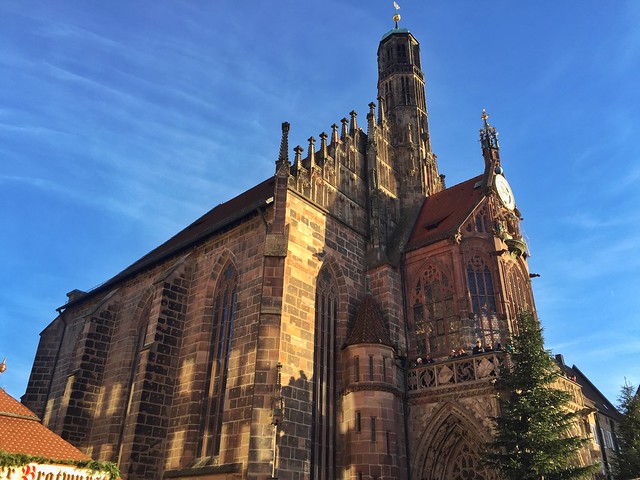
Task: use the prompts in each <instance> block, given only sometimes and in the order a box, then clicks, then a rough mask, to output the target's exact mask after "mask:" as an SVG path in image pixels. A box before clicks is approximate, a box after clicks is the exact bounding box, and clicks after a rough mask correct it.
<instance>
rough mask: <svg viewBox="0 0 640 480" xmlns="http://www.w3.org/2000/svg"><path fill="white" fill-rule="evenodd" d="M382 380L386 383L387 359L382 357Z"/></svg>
mask: <svg viewBox="0 0 640 480" xmlns="http://www.w3.org/2000/svg"><path fill="white" fill-rule="evenodd" d="M382 380H383V381H384V382H386V381H387V357H382Z"/></svg>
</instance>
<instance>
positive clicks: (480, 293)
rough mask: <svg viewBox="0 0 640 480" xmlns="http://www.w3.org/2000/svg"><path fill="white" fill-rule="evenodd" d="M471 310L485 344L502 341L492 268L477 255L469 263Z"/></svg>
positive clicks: (477, 334)
mask: <svg viewBox="0 0 640 480" xmlns="http://www.w3.org/2000/svg"><path fill="white" fill-rule="evenodd" d="M467 280H468V282H469V294H470V296H471V311H472V312H473V315H474V319H475V322H476V336H477V337H478V338H481V339H482V340H483V342H484V343H485V345H488V344H492V345H495V344H497V343H498V342H500V334H499V330H500V325H499V322H498V316H497V315H496V297H495V293H494V290H493V280H492V277H491V270H490V269H489V266H488V265H487V264H486V262H485V261H484V259H483V258H482V257H480V256H479V255H475V256H474V257H473V258H471V260H470V261H469V264H468V265H467Z"/></svg>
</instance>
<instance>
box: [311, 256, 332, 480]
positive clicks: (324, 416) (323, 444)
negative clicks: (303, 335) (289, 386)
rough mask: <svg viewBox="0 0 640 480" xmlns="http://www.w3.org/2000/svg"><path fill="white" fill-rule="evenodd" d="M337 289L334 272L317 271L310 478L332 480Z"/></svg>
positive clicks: (326, 270)
mask: <svg viewBox="0 0 640 480" xmlns="http://www.w3.org/2000/svg"><path fill="white" fill-rule="evenodd" d="M337 317H338V292H337V288H336V286H335V281H334V279H333V276H332V275H331V272H329V270H328V269H326V268H324V269H322V270H321V271H320V274H319V275H318V282H317V286H316V310H315V336H314V341H315V348H314V363H313V399H312V409H313V413H312V427H311V428H312V430H311V440H312V441H311V445H312V447H311V448H312V450H311V479H312V480H329V479H333V478H336V474H335V464H336V462H335V456H336V453H335V449H334V448H335V444H336V428H335V425H336V418H335V417H336V411H335V404H336V393H335V392H336V377H335V370H336V368H335V363H336V362H335V348H336V321H337Z"/></svg>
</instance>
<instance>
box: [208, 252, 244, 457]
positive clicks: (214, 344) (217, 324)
mask: <svg viewBox="0 0 640 480" xmlns="http://www.w3.org/2000/svg"><path fill="white" fill-rule="evenodd" d="M236 284H237V274H236V270H235V268H234V267H233V265H231V264H229V265H227V267H226V268H225V269H224V270H223V273H222V276H221V277H220V279H219V280H218V284H217V285H216V290H215V294H214V297H213V316H212V332H211V344H210V350H209V361H208V365H209V377H208V379H207V384H206V386H205V392H206V396H205V399H204V408H205V411H204V416H203V422H202V428H203V431H202V435H201V439H200V441H201V446H200V452H201V456H203V457H208V456H216V455H218V454H219V453H220V436H221V433H222V415H223V412H224V400H225V391H226V388H227V372H228V370H229V353H230V351H231V339H232V337H233V320H234V316H235V306H236V289H237V285H236Z"/></svg>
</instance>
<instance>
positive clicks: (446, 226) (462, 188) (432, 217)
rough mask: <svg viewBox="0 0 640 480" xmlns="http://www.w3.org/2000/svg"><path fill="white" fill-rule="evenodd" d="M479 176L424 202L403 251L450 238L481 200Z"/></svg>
mask: <svg viewBox="0 0 640 480" xmlns="http://www.w3.org/2000/svg"><path fill="white" fill-rule="evenodd" d="M481 181H482V175H479V176H477V177H474V178H471V179H469V180H467V181H466V182H462V183H459V184H458V185H454V186H453V187H450V188H447V189H446V190H442V191H441V192H438V193H436V194H434V195H430V196H429V197H427V198H425V200H424V203H423V204H422V208H421V209H420V213H419V214H418V218H417V220H416V223H415V225H414V227H413V230H412V232H411V235H410V236H409V241H408V242H407V247H406V249H405V251H410V250H415V249H417V248H420V247H424V246H426V245H429V244H432V243H434V242H436V241H438V240H442V239H443V238H446V237H448V236H449V235H451V234H453V233H454V232H455V231H456V230H457V229H458V228H459V227H460V226H461V225H462V224H463V223H464V221H465V220H466V219H467V217H468V216H469V214H470V213H471V212H472V211H473V209H474V208H475V207H476V206H477V205H478V203H479V202H480V201H481V200H482V198H483V196H484V195H483V192H484V190H483V189H482V185H481Z"/></svg>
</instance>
